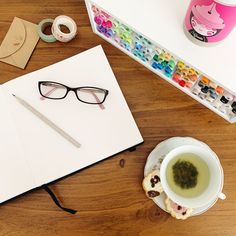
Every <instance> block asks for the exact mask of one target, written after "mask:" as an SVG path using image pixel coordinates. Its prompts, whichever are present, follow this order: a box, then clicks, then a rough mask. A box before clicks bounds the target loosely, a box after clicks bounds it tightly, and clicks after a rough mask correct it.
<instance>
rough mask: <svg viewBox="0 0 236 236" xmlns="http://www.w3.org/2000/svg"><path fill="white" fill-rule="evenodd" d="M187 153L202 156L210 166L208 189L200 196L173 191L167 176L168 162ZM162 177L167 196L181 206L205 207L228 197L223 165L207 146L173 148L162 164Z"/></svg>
mask: <svg viewBox="0 0 236 236" xmlns="http://www.w3.org/2000/svg"><path fill="white" fill-rule="evenodd" d="M185 153H190V154H194V155H196V156H198V157H200V158H202V159H203V160H204V161H205V163H206V165H207V166H208V169H209V174H210V179H209V184H208V186H207V187H206V189H205V190H204V191H203V192H202V193H201V194H200V195H199V196H196V197H193V198H188V197H183V196H180V195H178V194H176V193H175V192H174V191H172V189H171V188H170V186H169V184H168V181H167V176H166V170H167V166H168V163H169V162H170V161H171V160H172V159H173V158H175V157H176V156H179V155H183V154H185ZM160 179H161V184H162V186H163V189H164V191H165V193H166V194H167V196H168V197H169V198H170V199H171V200H172V201H174V202H176V203H177V204H179V205H181V206H185V207H188V208H198V207H204V206H206V205H208V204H210V203H212V202H214V201H216V200H217V199H218V198H220V199H222V200H223V199H225V198H226V196H225V195H224V194H223V193H222V189H223V184H224V173H223V169H222V166H221V164H220V161H219V159H218V157H217V155H216V154H215V153H214V152H213V151H211V150H210V149H207V148H202V147H197V146H193V145H184V146H180V147H178V148H175V149H173V150H172V151H170V152H169V153H168V154H167V155H166V157H165V158H164V160H163V162H162V164H161V169H160Z"/></svg>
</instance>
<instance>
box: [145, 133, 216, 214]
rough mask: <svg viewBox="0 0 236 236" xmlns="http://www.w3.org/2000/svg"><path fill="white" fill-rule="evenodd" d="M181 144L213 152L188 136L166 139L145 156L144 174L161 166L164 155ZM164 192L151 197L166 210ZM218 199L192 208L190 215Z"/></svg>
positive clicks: (197, 212) (201, 211)
mask: <svg viewBox="0 0 236 236" xmlns="http://www.w3.org/2000/svg"><path fill="white" fill-rule="evenodd" d="M182 145H196V146H201V147H203V148H208V149H209V150H210V151H211V152H213V151H212V150H211V149H210V147H209V146H208V145H206V144H205V143H203V142H201V141H199V140H197V139H194V138H190V137H174V138H170V139H167V140H165V141H163V142H161V143H159V144H158V145H157V146H156V147H155V148H154V149H153V151H152V152H151V153H150V154H149V156H148V158H147V162H146V165H145V167H144V176H147V175H148V174H149V173H150V172H152V171H153V170H156V169H159V170H160V166H161V162H162V161H163V159H164V158H165V155H166V154H167V153H168V152H170V151H171V150H172V149H174V148H177V147H180V146H182ZM165 199H166V194H165V193H164V192H163V193H161V194H160V195H159V196H158V197H155V198H153V201H154V202H155V203H156V204H157V205H158V206H159V207H160V208H161V209H162V210H164V211H166V212H167V210H166V206H165V202H164V201H165ZM217 200H218V198H217V199H216V200H214V201H213V202H211V203H209V204H207V205H206V206H204V207H199V208H194V209H193V213H192V216H196V215H200V214H202V213H204V212H206V211H207V210H209V209H210V208H211V207H212V206H213V205H214V204H215V203H216V201H217Z"/></svg>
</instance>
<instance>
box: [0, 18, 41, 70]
mask: <svg viewBox="0 0 236 236" xmlns="http://www.w3.org/2000/svg"><path fill="white" fill-rule="evenodd" d="M38 40H39V36H38V33H37V25H36V24H33V23H31V22H28V21H25V20H22V19H20V18H18V17H15V18H14V20H13V22H12V24H11V26H10V28H9V30H8V32H7V34H6V36H5V38H4V40H3V42H2V44H1V46H0V61H2V62H5V63H8V64H10V65H13V66H16V67H19V68H22V69H24V68H25V66H26V64H27V62H28V60H29V58H30V56H31V54H32V52H33V50H34V48H35V46H36V44H37V42H38Z"/></svg>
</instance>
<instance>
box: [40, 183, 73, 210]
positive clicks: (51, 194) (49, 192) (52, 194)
mask: <svg viewBox="0 0 236 236" xmlns="http://www.w3.org/2000/svg"><path fill="white" fill-rule="evenodd" d="M42 187H43V189H44V190H45V191H46V192H47V193H48V194H49V195H50V197H51V198H52V200H53V201H54V202H55V204H56V205H57V206H58V207H59V208H61V209H62V210H63V211H66V212H69V213H70V214H75V213H76V212H77V211H76V210H72V209H69V208H65V207H63V206H61V204H60V202H59V200H58V199H57V197H56V195H55V194H54V193H53V191H52V190H51V189H50V188H49V187H48V186H47V185H43V186H42Z"/></svg>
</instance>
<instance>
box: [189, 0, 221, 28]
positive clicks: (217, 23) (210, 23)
mask: <svg viewBox="0 0 236 236" xmlns="http://www.w3.org/2000/svg"><path fill="white" fill-rule="evenodd" d="M192 13H193V15H194V16H195V17H196V18H197V19H198V21H199V22H201V23H202V24H204V25H206V26H207V27H210V28H214V29H223V28H224V27H225V24H224V20H223V19H222V18H221V17H220V14H219V13H218V12H217V11H216V3H214V2H213V3H212V4H211V5H209V6H203V5H202V6H200V5H196V6H194V7H193V9H192Z"/></svg>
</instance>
